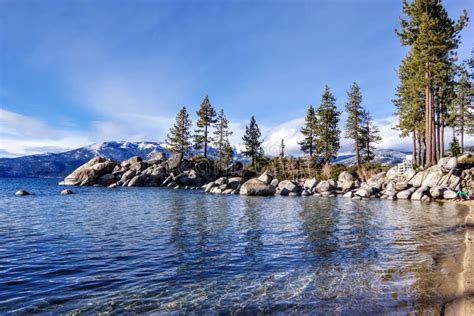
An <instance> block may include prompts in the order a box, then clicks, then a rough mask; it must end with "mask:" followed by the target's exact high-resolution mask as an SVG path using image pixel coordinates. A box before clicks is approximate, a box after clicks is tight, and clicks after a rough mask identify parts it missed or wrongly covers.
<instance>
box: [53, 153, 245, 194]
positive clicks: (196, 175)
mask: <svg viewBox="0 0 474 316" xmlns="http://www.w3.org/2000/svg"><path fill="white" fill-rule="evenodd" d="M232 170H233V171H235V172H239V171H242V164H239V163H237V164H236V165H235V166H233V169H232ZM240 173H244V172H240ZM214 177H215V175H214V174H213V168H212V166H210V162H209V161H201V162H199V161H191V160H186V159H183V157H182V155H180V154H174V155H172V156H171V158H169V159H166V155H165V154H163V153H157V154H154V155H153V156H152V157H151V158H150V159H148V160H142V159H141V158H140V157H137V156H135V157H131V158H130V159H128V160H125V161H123V162H121V163H120V162H116V161H112V160H109V159H105V158H103V157H94V158H92V159H91V160H90V161H88V162H87V163H85V164H84V165H82V166H80V167H79V168H77V169H76V170H74V171H73V172H72V173H71V174H70V175H68V176H67V177H66V178H65V179H64V181H62V182H60V183H59V184H60V185H80V186H106V187H111V188H114V187H118V186H123V187H134V186H164V187H169V188H200V187H201V186H202V185H203V184H207V183H209V182H210V181H212V180H213V179H214Z"/></svg>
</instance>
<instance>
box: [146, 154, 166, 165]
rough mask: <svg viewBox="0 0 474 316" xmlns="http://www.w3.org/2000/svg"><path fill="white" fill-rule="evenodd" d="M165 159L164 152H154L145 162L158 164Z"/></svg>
mask: <svg viewBox="0 0 474 316" xmlns="http://www.w3.org/2000/svg"><path fill="white" fill-rule="evenodd" d="M165 160H166V154H165V153H154V154H152V155H151V156H150V157H149V158H148V160H147V163H148V164H149V165H156V164H160V163H162V162H164V161H165Z"/></svg>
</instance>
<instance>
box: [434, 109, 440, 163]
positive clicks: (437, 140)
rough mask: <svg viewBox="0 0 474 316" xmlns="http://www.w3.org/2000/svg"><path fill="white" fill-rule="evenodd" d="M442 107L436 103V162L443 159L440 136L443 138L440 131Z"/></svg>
mask: <svg viewBox="0 0 474 316" xmlns="http://www.w3.org/2000/svg"><path fill="white" fill-rule="evenodd" d="M440 109H441V107H440V105H439V103H435V122H434V124H435V126H436V129H435V130H436V151H435V152H436V161H438V160H439V158H440V157H441V154H440V136H441V131H440V119H439V116H440Z"/></svg>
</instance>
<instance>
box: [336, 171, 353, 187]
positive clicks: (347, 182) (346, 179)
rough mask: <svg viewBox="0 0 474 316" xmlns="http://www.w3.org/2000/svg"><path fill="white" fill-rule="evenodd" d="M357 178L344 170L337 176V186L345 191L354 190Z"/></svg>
mask: <svg viewBox="0 0 474 316" xmlns="http://www.w3.org/2000/svg"><path fill="white" fill-rule="evenodd" d="M356 180H357V179H356V178H355V177H354V175H352V174H351V173H349V172H346V171H343V172H341V173H340V174H339V177H338V178H337V188H338V189H340V190H342V191H343V192H347V191H349V190H352V189H354V188H355V186H356Z"/></svg>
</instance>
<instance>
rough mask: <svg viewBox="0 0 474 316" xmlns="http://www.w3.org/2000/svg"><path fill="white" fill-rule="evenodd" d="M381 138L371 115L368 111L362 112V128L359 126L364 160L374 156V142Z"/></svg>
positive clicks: (371, 158) (369, 160)
mask: <svg viewBox="0 0 474 316" xmlns="http://www.w3.org/2000/svg"><path fill="white" fill-rule="evenodd" d="M381 140H382V137H381V136H380V131H379V129H378V127H377V126H375V124H374V122H373V121H372V117H371V116H370V113H369V112H368V111H363V113H362V128H361V149H362V158H363V159H364V161H366V162H369V163H370V162H371V161H372V160H373V159H374V158H375V154H374V150H375V147H374V144H377V143H379V142H380V141H381Z"/></svg>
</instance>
